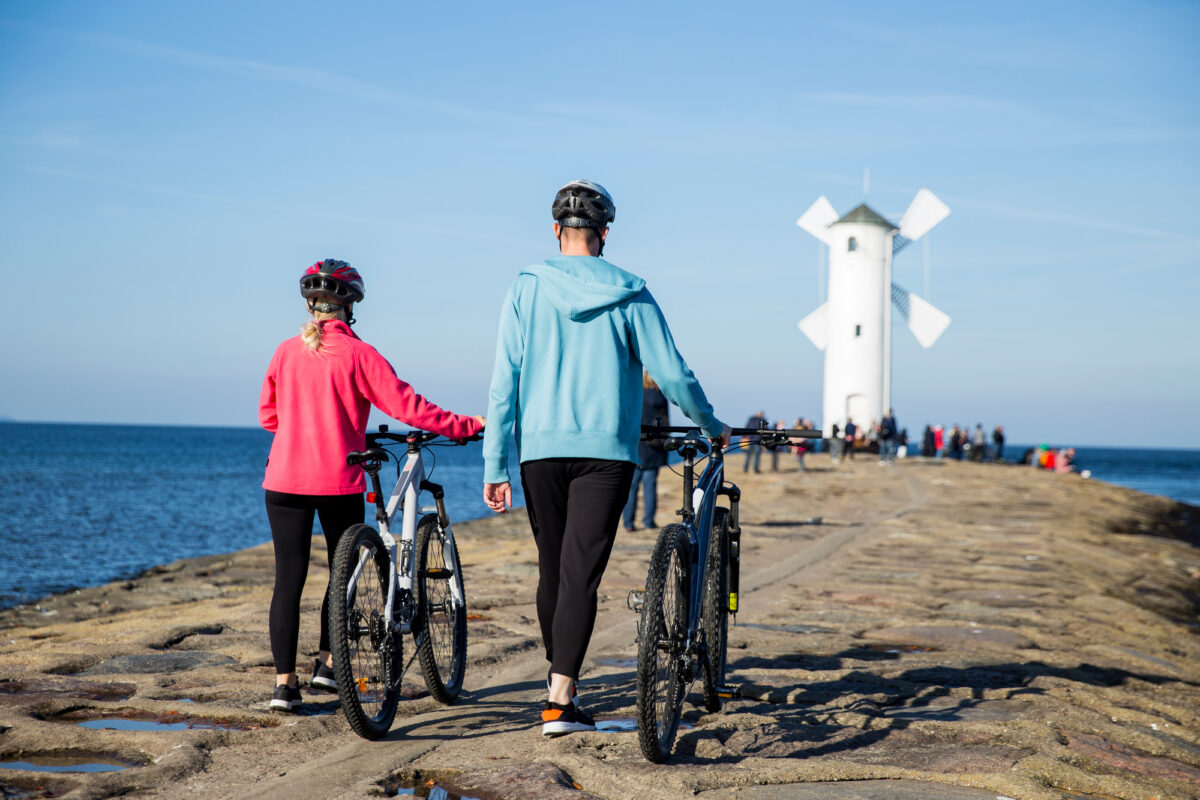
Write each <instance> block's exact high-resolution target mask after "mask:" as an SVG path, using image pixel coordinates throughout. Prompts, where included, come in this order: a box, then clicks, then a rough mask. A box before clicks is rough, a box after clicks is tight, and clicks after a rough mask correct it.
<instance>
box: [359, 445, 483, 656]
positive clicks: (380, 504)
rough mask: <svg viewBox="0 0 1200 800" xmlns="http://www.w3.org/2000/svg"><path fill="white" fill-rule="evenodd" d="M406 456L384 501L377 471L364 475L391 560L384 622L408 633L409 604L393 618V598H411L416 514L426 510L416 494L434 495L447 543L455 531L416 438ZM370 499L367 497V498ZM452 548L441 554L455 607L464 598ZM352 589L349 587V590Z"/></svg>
mask: <svg viewBox="0 0 1200 800" xmlns="http://www.w3.org/2000/svg"><path fill="white" fill-rule="evenodd" d="M407 441H408V456H407V457H406V458H405V461H404V464H403V466H402V467H401V469H400V476H399V477H398V478H397V479H396V485H395V486H394V487H393V489H392V493H391V495H390V496H389V497H388V499H387V502H386V503H385V502H384V500H383V491H382V488H381V485H380V481H379V470H378V469H368V470H367V474H368V475H370V477H371V487H372V489H373V490H374V491H373V492H372V495H373V497H374V501H375V519H376V521H377V522H378V524H379V536H380V538H381V539H383V544H384V546H385V547H386V548H388V553H389V557H390V559H391V563H392V569H391V571H390V572H389V574H388V595H387V607H386V621H387V624H388V625H389V626H390V627H391V628H392V630H395V631H399V632H400V633H410V632H411V631H412V617H411V613H409V612H411V610H412V609H411V606H407V605H405V606H403V607H402V608H403V609H404V610H405V613H402V614H401V619H399V620H396V619H395V617H394V613H395V607H396V604H395V600H396V596H397V594H398V593H399V594H402V595H406V596H409V597H411V596H412V590H413V579H414V577H415V576H414V574H413V570H414V566H413V565H414V563H415V562H414V560H413V548H414V545H415V541H416V532H417V522H418V514H419V513H420V512H421V511H423V510H426V509H422V508H420V507H419V505H418V503H419V497H420V493H421V492H422V491H428V492H430V493H431V494H432V495H433V498H434V503H435V504H436V511H437V516H438V527H439V528H441V530H442V531H443V532H444V533H445V536H446V539H447V540H448V542H450V543H453V542H454V531H453V530H452V529H451V527H450V517H449V515H447V514H446V503H445V492H444V491H443V490H442V487H441V486H440V485H439V484H436V483H431V482H429V481H427V480H425V462H424V460H423V459H422V458H421V442H420V439H419V438H409V439H408V440H407ZM368 499H370V498H368ZM397 521H399V523H400V538H398V539H397V538H396V536H395V535H394V534H393V533H392V529H393V528H394V527H395V526H396V523H397ZM455 552H456V550H455V548H454V547H452V546H451V547H444V548H443V556H444V557H445V559H446V562H447V566H448V567H449V568H450V569H451V570H452V571H453V575H452V577H451V579H450V597H451V600H452V601H453V603H454V604H455V606H456V607H461V606H463V605H465V600H464V598H463V587H462V582H461V580H460V578H459V576H460V575H461V574H462V573H461V572H460V570H459V565H458V563H457V562H456V561H455V558H454V554H455ZM367 558H368V554H366V553H364V554H363V555H362V556H360V558H359V562H358V566H357V567H356V568H355V570H354V577H353V580H352V581H350V586H356V585H357V584H358V577H359V575H360V573H361V571H362V568H363V565H364V564H365V563H366V560H367ZM348 591H352V590H348ZM346 601H347V602H349V601H350V597H349V596H347V597H346Z"/></svg>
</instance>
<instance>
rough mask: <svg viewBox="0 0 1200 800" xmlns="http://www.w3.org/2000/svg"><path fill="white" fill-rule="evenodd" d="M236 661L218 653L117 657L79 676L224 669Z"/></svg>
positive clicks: (88, 669)
mask: <svg viewBox="0 0 1200 800" xmlns="http://www.w3.org/2000/svg"><path fill="white" fill-rule="evenodd" d="M236 663H237V661H236V660H234V659H233V658H230V657H229V656H226V655H221V654H220V653H207V652H199V651H185V652H177V653H176V652H171V653H153V654H144V655H128V656H118V657H117V658H112V659H109V660H108V661H104V662H102V663H100V664H96V665H95V666H93V667H88V668H87V669H85V670H82V671H80V673H79V674H80V675H102V674H105V673H115V674H118V675H146V674H151V675H157V674H165V673H172V672H179V671H181V670H188V669H196V668H198V667H224V666H229V665H231V664H236Z"/></svg>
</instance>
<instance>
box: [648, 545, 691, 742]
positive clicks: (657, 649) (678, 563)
mask: <svg viewBox="0 0 1200 800" xmlns="http://www.w3.org/2000/svg"><path fill="white" fill-rule="evenodd" d="M690 595H691V563H690V558H689V554H688V545H687V529H686V528H684V527H683V526H682V525H668V526H667V527H665V528H663V529H662V532H661V533H659V535H658V541H657V542H656V543H655V545H654V553H653V555H652V556H651V558H650V570H649V572H648V574H647V575H646V593H645V595H644V602H643V604H642V617H641V627H640V635H639V639H638V663H637V681H636V686H637V724H638V743H639V744H640V745H641V749H642V755H644V756H645V757H646V759H647V760H649V761H652V762H654V763H656V764H659V763H662V762H663V761H666V760H667V758H668V757H670V755H671V748H672V747H673V746H674V744H675V734H676V732H677V731H678V729H679V715H680V712H681V711H682V709H683V700H684V696H685V695H686V694H687V688H688V687H687V685H688V683H690V680H689V678H688V675H687V673H688V669H689V664H688V659H689V658H690V654H689V653H687V652H686V649H685V648H686V645H687V628H688V598H689V597H690Z"/></svg>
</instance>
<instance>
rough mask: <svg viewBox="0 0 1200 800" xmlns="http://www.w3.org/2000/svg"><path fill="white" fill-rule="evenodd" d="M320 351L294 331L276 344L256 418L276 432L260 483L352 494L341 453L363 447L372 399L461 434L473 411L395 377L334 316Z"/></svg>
mask: <svg viewBox="0 0 1200 800" xmlns="http://www.w3.org/2000/svg"><path fill="white" fill-rule="evenodd" d="M321 328H322V333H323V336H324V339H323V344H322V347H321V349H320V350H319V351H315V352H314V351H312V350H309V349H308V348H307V347H305V346H304V342H303V341H302V340H301V338H300V337H299V336H297V337H295V338H293V339H288V340H287V341H286V342H284V343H283V344H281V345H279V347H278V348H277V349H276V350H275V355H274V357H272V359H271V366H270V367H268V368H267V377H266V378H265V379H264V380H263V387H262V395H261V396H260V398H259V401H258V420H259V422H260V423H261V424H262V426H263V427H264V428H266V429H267V430H269V431H271V432H273V433H274V434H275V440H274V441H273V442H272V443H271V455H270V457H269V458H268V459H267V474H266V478H265V479H264V480H263V488H264V489H270V490H271V491H275V492H287V493H289V494H353V493H355V492H362V491H363V490H364V489H365V488H366V480H365V478H364V473H363V471H362V468H361V467H358V466H353V467H352V466H349V465H348V464H346V454H347V453H349V452H351V451H354V450H362V449H363V448H364V447H365V446H366V431H367V415H368V414H369V413H370V411H371V406H372V405H375V406H376V407H378V408H379V409H380V410H381V411H383V412H384V413H385V414H387V415H388V416H391V417H394V418H395V419H398V420H400V421H401V422H403V423H405V424H406V425H411V426H413V427H414V428H420V429H422V430H427V431H432V432H434V433H440V434H442V435H444V436H449V437H451V438H456V439H459V438H465V437H467V436H471V435H472V434H474V433H476V432H478V431H479V428H480V426H479V422H478V421H476V420H475V419H474V418H472V417H465V416H462V415H460V414H452V413H451V412H449V411H446V410H444V409H442V408H439V407H438V406H436V405H434V404H433V403H431V402H429V401H428V400H426V399H425V398H424V397H422V396H421V395H419V394H417V393H416V392H414V391H413V389H412V387H411V386H409V385H408V384H407V383H405V382H404V381H402V380H400V379H399V378H398V377H396V371H395V370H394V369H392V365H391V364H389V363H388V362H387V359H385V358H384V357H383V356H381V355H380V354H379V353H378V352H377V351H376V350H375V348H374V347H371V345H369V344H367V343H366V342H364V341H362V340H361V339H359V338H358V337H357V336H355V335H354V332H353V331H352V330H350V326H349V325H347V324H346V323H344V322H342V321H341V320H330V321H327V322H323V323H321Z"/></svg>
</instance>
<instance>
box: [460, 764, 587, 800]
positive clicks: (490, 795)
mask: <svg viewBox="0 0 1200 800" xmlns="http://www.w3.org/2000/svg"><path fill="white" fill-rule="evenodd" d="M438 785H440V786H442V787H443V788H445V789H446V790H447V791H451V792H455V793H457V794H459V795H462V796H463V797H474V798H479V800H499V799H500V798H508V797H531V798H532V797H537V798H539V800H560V799H561V800H588V798H595V797H596V796H595V795H593V794H590V793H589V792H586V791H581V790H580V787H578V786H577V785H576V784H575V783H574V782H573V781H572V780H571V776H570V775H568V774H567V773H565V772H563V771H562V770H561V769H559V768H558V767H556V766H554V765H553V764H545V763H537V764H531V763H519V764H510V765H506V766H504V767H501V768H497V769H485V770H473V771H471V772H463V773H460V774H458V775H455V776H454V777H453V778H448V779H446V780H444V781H439V782H438Z"/></svg>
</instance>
